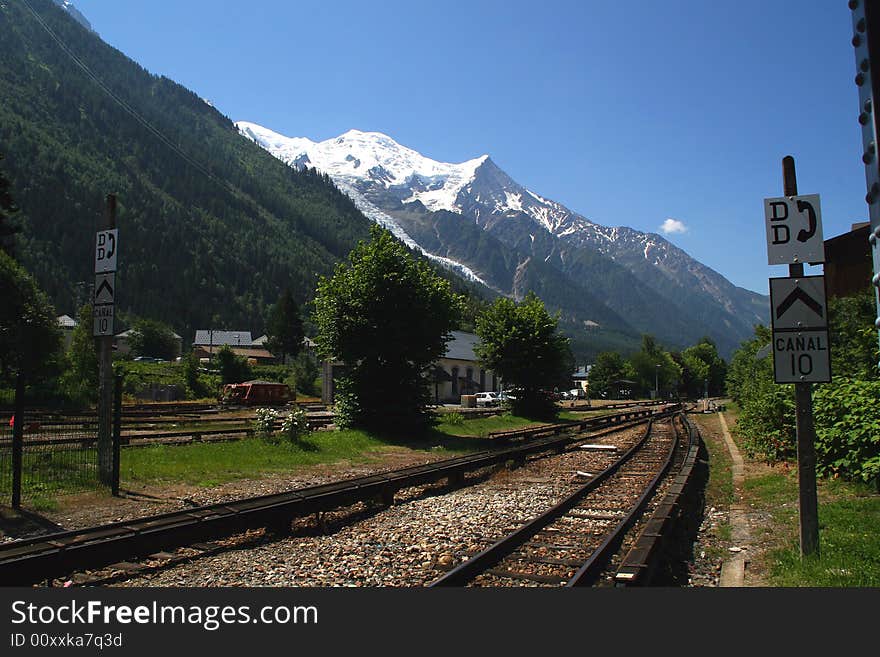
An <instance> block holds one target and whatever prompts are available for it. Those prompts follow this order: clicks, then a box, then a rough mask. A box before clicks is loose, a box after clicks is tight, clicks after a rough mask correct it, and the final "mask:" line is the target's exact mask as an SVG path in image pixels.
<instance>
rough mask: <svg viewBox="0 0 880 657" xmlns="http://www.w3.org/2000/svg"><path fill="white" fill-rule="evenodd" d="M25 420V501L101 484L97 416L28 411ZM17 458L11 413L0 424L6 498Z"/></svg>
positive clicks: (1, 486)
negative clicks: (14, 457) (15, 458)
mask: <svg viewBox="0 0 880 657" xmlns="http://www.w3.org/2000/svg"><path fill="white" fill-rule="evenodd" d="M15 421H16V422H17V421H18V418H16V419H15ZM21 422H22V428H23V432H22V439H23V440H22V449H21V475H20V477H21V479H20V481H21V489H20V490H21V500H22V501H31V502H34V501H39V500H41V499H44V500H48V499H51V498H53V497H56V496H58V495H62V494H67V493H76V492H81V491H84V490H92V489H95V488H98V487H100V486H101V482H100V478H99V475H98V422H97V417H96V416H95V415H61V414H56V413H52V412H50V411H46V410H28V411H26V412H25V414H24V417H23V418H22V419H21ZM13 456H14V453H13V419H12V417H11V416H6V417H4V418H3V422H2V426H0V495H2V498H3V499H4V500H10V499H12V495H13V486H14V483H15V482H14V480H15V473H14V470H15V468H14V461H13Z"/></svg>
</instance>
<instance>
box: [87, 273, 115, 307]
mask: <svg viewBox="0 0 880 657" xmlns="http://www.w3.org/2000/svg"><path fill="white" fill-rule="evenodd" d="M115 296H116V273H115V272H113V273H109V274H96V275H95V298H94V299H92V304H93V305H96V306H98V305H103V304H108V303H109V304H112V303H113V300H114V298H115Z"/></svg>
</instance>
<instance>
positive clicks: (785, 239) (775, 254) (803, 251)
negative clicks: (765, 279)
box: [764, 194, 825, 265]
mask: <svg viewBox="0 0 880 657" xmlns="http://www.w3.org/2000/svg"><path fill="white" fill-rule="evenodd" d="M764 223H765V227H766V230H767V264H770V265H793V264H803V263H813V264H815V263H820V262H825V242H824V240H823V239H822V212H821V209H820V207H819V195H818V194H807V195H805V196H782V197H779V198H765V199H764Z"/></svg>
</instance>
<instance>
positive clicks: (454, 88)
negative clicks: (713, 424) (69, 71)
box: [74, 0, 867, 294]
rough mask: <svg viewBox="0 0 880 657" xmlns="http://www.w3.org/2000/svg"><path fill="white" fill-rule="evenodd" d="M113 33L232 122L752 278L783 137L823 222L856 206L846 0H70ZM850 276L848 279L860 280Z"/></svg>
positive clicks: (758, 275)
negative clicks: (419, 166)
mask: <svg viewBox="0 0 880 657" xmlns="http://www.w3.org/2000/svg"><path fill="white" fill-rule="evenodd" d="M74 5H75V6H76V7H77V8H79V10H80V11H81V12H82V13H83V14H84V15H85V16H86V18H87V19H88V20H89V21H90V22H91V23H92V26H93V27H94V29H95V30H96V31H97V32H98V33H99V34H100V35H101V37H102V38H103V39H104V40H105V41H107V42H108V43H110V44H111V45H113V46H115V47H117V48H119V49H120V50H121V51H123V52H124V53H125V54H127V55H128V56H129V57H131V58H132V59H134V60H135V61H137V62H138V63H140V64H141V65H142V66H144V67H145V68H146V69H148V70H149V71H151V72H153V73H156V74H162V75H165V76H167V77H169V78H172V79H174V80H176V81H178V82H180V83H181V84H183V85H185V86H187V87H189V88H190V89H192V90H193V91H195V92H196V93H198V94H199V95H201V96H202V97H204V98H206V99H208V100H210V101H211V102H212V103H213V104H214V105H215V106H216V107H217V109H219V110H220V111H221V112H223V113H224V114H225V115H227V116H228V117H229V118H231V119H233V120H236V121H237V120H246V121H253V122H255V123H259V124H261V125H264V126H266V127H268V128H271V129H273V130H276V131H277V132H280V133H282V134H286V135H288V136H303V137H309V138H311V139H314V140H323V139H327V138H329V137H333V136H336V135H338V134H341V133H343V132H345V131H346V130H349V129H351V128H357V129H360V130H370V131H378V132H384V133H386V134H388V135H390V136H391V137H393V138H394V139H395V140H397V141H398V142H400V143H401V144H404V145H405V146H408V147H410V148H413V149H415V150H417V151H419V152H421V153H422V154H424V155H426V156H428V157H431V158H434V159H437V160H443V161H449V162H461V161H464V160H467V159H471V158H473V157H477V156H479V155H482V154H484V153H488V154H489V155H491V157H492V159H493V160H494V161H495V162H496V163H497V164H498V165H499V166H500V167H501V168H502V169H504V170H505V171H506V172H507V173H508V174H510V175H511V176H512V177H513V178H514V179H515V180H516V181H517V182H519V183H521V184H522V185H524V186H526V187H527V188H529V189H531V190H532V191H534V192H536V193H538V194H541V195H542V196H545V197H548V198H551V199H553V200H555V201H558V202H560V203H562V204H564V205H566V206H567V207H569V208H570V209H572V210H574V211H576V212H579V213H581V214H583V215H585V216H586V217H587V218H589V219H591V220H593V221H595V222H597V223H600V224H604V225H612V226H617V225H625V226H631V227H633V228H636V229H638V230H642V231H649V232H661V226H662V225H664V223H666V225H667V226H672V227H675V226H676V224H675V223H670V222H668V221H667V220H670V219H671V220H674V222H680V223H681V224H682V225H683V226H684V227H685V228H686V230H685V232H673V233H669V234H667V235H666V237H667V238H668V239H670V240H671V241H672V242H673V243H675V244H676V245H678V246H679V247H681V248H683V249H684V250H685V251H687V252H688V253H690V254H691V255H692V256H694V257H695V258H697V259H698V260H700V261H701V262H703V263H704V264H706V265H708V266H710V267H712V268H713V269H715V270H717V271H718V272H720V273H721V274H723V275H724V276H726V277H727V278H729V279H730V280H731V281H732V282H733V283H735V284H737V285H740V286H742V287H746V288H749V289H752V290H755V291H758V292H761V293H764V294H766V293H767V290H768V285H767V278H768V277H769V276H784V275H786V273H787V271H786V269H785V268H784V267H772V268H771V267H769V266H768V265H767V264H766V263H767V259H766V247H765V236H764V228H763V221H764V219H763V199H764V198H765V197H769V196H781V195H782V173H781V171H782V165H781V161H782V158H783V157H784V156H785V155H793V156H794V157H795V160H796V165H797V173H798V187H799V192H800V193H801V194H808V193H813V194H819V195H820V196H821V200H822V217H823V226H824V235H825V238H826V239H827V238H829V237H833V236H835V235H839V234H841V233H843V232H846V231H848V230H849V228H850V225H851V223H853V222H855V221H864V220H866V219H867V207H866V205H865V201H864V196H865V191H866V190H865V176H864V168H863V166H862V164H861V160H860V157H861V133H860V126H859V124H858V123H857V121H856V117H857V116H858V93H857V90H856V86H855V84H854V83H853V78H854V76H855V55H854V52H853V48H852V46H851V44H850V39H851V36H852V24H851V13H850V10H849V9H848V8H847V4H846V2H844V1H843V0H810V1H807V2H804V1H803V0H800V1H797V0H762V1H758V0H738V1H737V2H727V3H716V2H707V1H706V0H701V1H699V2H698V1H688V2H685V1H676V0H668V1H664V2H660V1H659V0H658V1H650V0H631V1H630V2H598V1H592V0H581V1H578V2H565V1H555V0H544V1H543V2H534V1H531V2H520V1H518V0H513V1H505V2H502V1H494V0H485V1H480V0H471V1H469V2H458V1H456V0H447V1H446V2H443V3H421V2H412V1H409V2H398V1H396V0H394V1H384V0H383V1H382V2H370V3H367V2H363V1H359V2H348V1H341V0H340V1H333V0H323V1H318V0H296V1H289V0H288V1H281V0H250V1H249V2H240V1H239V2H226V1H224V0H212V1H207V0H187V1H186V2H180V1H179V0H152V1H150V2H131V1H126V2H111V1H110V0H74ZM866 284H867V281H866Z"/></svg>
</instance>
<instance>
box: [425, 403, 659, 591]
mask: <svg viewBox="0 0 880 657" xmlns="http://www.w3.org/2000/svg"><path fill="white" fill-rule="evenodd" d="M668 415H671V414H665V413H664V414H660V415H658V416H656V417H654V418H652V420H651V421H650V422H649V423H648V427H647V428H646V430H645V433H644V435H643V436H642V438H641V439H640V440H639V441H638V442H637V443H636V444H635V445H633V446H632V447H631V448H630V449H629V450H627V451H626V452H625V453H624V454H623V455H622V456H621V457H620V458H618V459H617V460H616V461H615V462H614V463H612V464H611V465H610V466H608V467H607V468H605V469H604V470H603V471H602V472H600V473H598V474H597V475H596V476H595V477H593V478H592V479H591V480H590V481H589V482H587V483H586V484H584V485H583V486H580V487H578V488H577V489H576V490H575V491H574V492H572V493H571V494H570V495H569V496H567V497H566V498H565V499H563V500H562V501H561V502H559V503H558V504H556V505H554V506H553V507H551V508H550V509H548V510H547V511H545V512H544V513H542V514H541V515H539V516H537V517H536V518H534V519H533V520H531V521H529V522H527V523H525V524H524V525H522V526H521V527H520V528H518V529H517V530H515V531H514V532H512V533H510V534H508V535H507V536H504V537H503V538H501V539H499V540H498V541H496V542H495V543H494V544H492V545H491V546H489V547H488V548H486V549H485V550H483V551H482V552H479V553H477V554H476V555H474V556H472V557H470V558H469V559H468V560H467V561H464V562H463V563H461V564H459V565H458V566H457V567H455V568H453V569H452V570H450V571H449V572H447V573H446V574H445V575H443V576H442V577H440V578H438V579H436V580H434V581H433V582H431V583H430V584H429V585H428V586H429V587H435V586H436V587H439V586H464V585H466V584H467V583H469V582H471V581H472V580H473V579H475V578H476V577H477V576H479V575H481V574H483V573H485V572H487V571H489V570H490V569H492V568H493V567H494V566H495V565H497V564H498V563H499V562H500V561H502V560H503V559H504V558H505V557H507V556H508V555H509V554H511V553H513V552H514V551H516V550H517V549H518V548H520V547H522V546H523V545H525V544H526V543H527V542H528V541H529V540H530V539H531V538H532V537H533V536H534V535H536V534H537V533H539V532H540V531H541V530H542V529H544V528H545V527H547V526H548V525H549V524H551V523H552V522H554V521H556V520H557V519H559V518H560V517H562V516H563V515H565V514H566V513H567V512H568V511H570V510H571V509H573V508H574V507H575V506H577V504H578V503H580V502H581V501H582V500H583V498H584V497H586V496H587V495H588V494H589V493H591V492H592V491H594V490H595V489H596V488H598V487H599V486H600V485H601V484H603V483H604V482H605V481H606V480H607V479H609V478H610V477H612V476H613V475H614V474H615V473H617V472H618V471H619V470H620V469H621V468H622V467H623V466H624V465H625V464H626V463H628V462H629V461H630V460H631V459H632V457H633V456H634V455H635V454H636V453H638V452H639V450H641V449H642V447H643V446H644V445H645V444H646V443H647V441H648V439H649V438H650V436H651V431H652V429H653V423H654V421H655V420H657V419H660V418H661V417H665V416H668ZM674 453H675V444H673V447H672V449H671V450H670V451H669V456H668V457H667V462H671V458H672V455H673V454H674ZM666 467H668V466H666ZM611 542H612V541H606V543H611ZM600 549H603V550H605V549H607V548H606V547H605V544H604V543H603V546H600ZM599 561H600V559H599V558H596V559H595V562H596V563H598V562H599ZM594 567H595V566H592V565H591V566H590V569H592V568H594ZM581 577H583V575H581ZM579 579H580V578H579Z"/></svg>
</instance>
